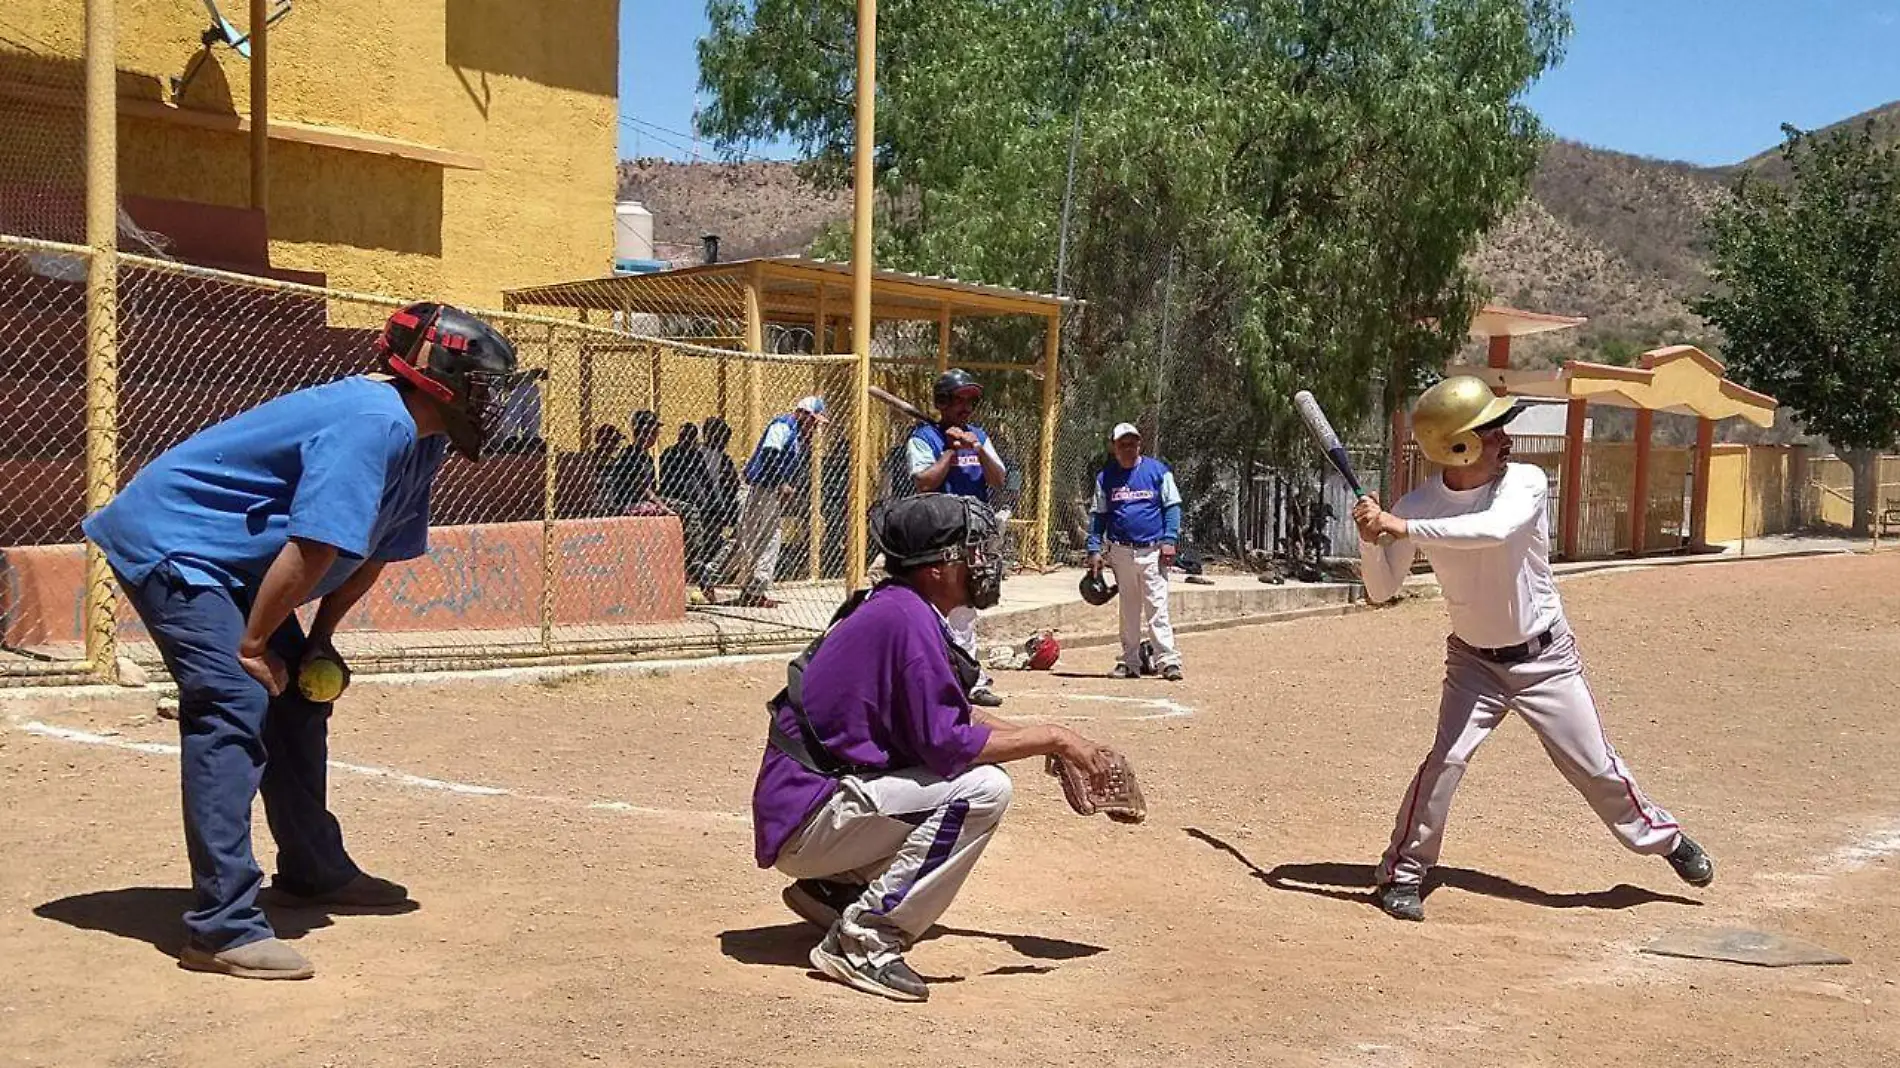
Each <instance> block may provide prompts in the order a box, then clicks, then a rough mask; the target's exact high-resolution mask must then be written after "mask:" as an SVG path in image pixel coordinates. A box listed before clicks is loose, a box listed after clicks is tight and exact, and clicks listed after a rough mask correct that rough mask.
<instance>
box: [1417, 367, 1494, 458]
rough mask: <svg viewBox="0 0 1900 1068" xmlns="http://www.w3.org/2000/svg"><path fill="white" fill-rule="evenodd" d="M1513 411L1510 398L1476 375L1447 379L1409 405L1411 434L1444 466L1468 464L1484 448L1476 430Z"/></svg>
mask: <svg viewBox="0 0 1900 1068" xmlns="http://www.w3.org/2000/svg"><path fill="white" fill-rule="evenodd" d="M1514 414H1516V406H1515V404H1514V403H1513V402H1512V400H1511V398H1509V397H1500V396H1498V395H1496V394H1495V393H1492V392H1491V387H1490V386H1489V385H1487V384H1486V383H1485V381H1484V379H1482V378H1479V377H1477V376H1475V375H1458V376H1456V377H1454V378H1447V379H1445V380H1444V381H1442V382H1440V383H1438V384H1437V385H1435V386H1433V387H1432V388H1430V389H1428V390H1426V391H1425V392H1424V393H1423V394H1422V395H1420V397H1419V398H1418V403H1416V404H1414V405H1413V406H1412V437H1413V438H1414V439H1415V440H1417V442H1418V448H1419V451H1420V452H1423V453H1424V454H1425V458H1426V459H1427V460H1430V461H1431V462H1433V463H1435V464H1439V465H1441V466H1444V467H1470V466H1471V465H1472V464H1475V463H1477V462H1478V456H1479V454H1480V453H1481V452H1482V451H1483V446H1482V444H1481V443H1480V442H1479V441H1478V433H1479V432H1480V431H1482V430H1484V429H1485V428H1487V427H1489V426H1494V425H1500V424H1502V423H1504V422H1505V421H1506V420H1508V419H1509V418H1510V417H1511V416H1512V415H1514Z"/></svg>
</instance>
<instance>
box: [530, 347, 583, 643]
mask: <svg viewBox="0 0 1900 1068" xmlns="http://www.w3.org/2000/svg"><path fill="white" fill-rule="evenodd" d="M544 359H545V361H546V363H547V371H548V377H547V378H546V380H545V381H546V382H547V393H548V394H549V396H545V397H543V398H541V412H542V416H541V418H542V428H541V440H542V443H543V446H544V451H543V453H542V457H543V462H542V464H541V649H542V651H544V652H546V651H551V650H552V649H553V648H554V583H555V566H554V560H555V556H556V549H555V530H554V521H555V518H556V517H557V516H558V515H559V514H560V512H559V508H560V505H559V499H558V497H557V495H556V493H555V489H556V485H557V483H558V481H559V479H558V478H557V475H558V473H559V470H560V451H561V450H560V447H559V446H557V445H556V444H555V443H554V440H553V438H552V436H550V435H549V434H548V432H547V425H546V421H547V412H548V409H549V404H548V402H549V401H550V400H552V399H553V396H552V394H553V393H554V383H555V380H556V379H555V371H556V364H555V354H554V328H553V327H552V326H550V327H548V347H547V352H546V354H545V356H544ZM578 439H579V441H580V442H581V443H582V445H581V447H582V449H583V451H584V449H585V443H586V442H587V441H588V440H589V439H588V436H587V428H586V427H581V428H580V432H579V434H578Z"/></svg>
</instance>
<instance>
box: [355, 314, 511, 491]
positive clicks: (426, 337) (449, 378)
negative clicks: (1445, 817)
mask: <svg viewBox="0 0 1900 1068" xmlns="http://www.w3.org/2000/svg"><path fill="white" fill-rule="evenodd" d="M376 347H377V350H378V355H379V356H380V357H381V358H382V362H383V369H384V370H386V371H388V372H389V373H390V374H392V375H395V376H396V377H397V378H400V379H402V380H403V381H404V382H407V383H409V384H410V385H411V386H414V387H415V388H416V389H418V390H421V391H422V393H423V394H424V395H425V396H427V397H428V398H429V399H431V400H433V401H435V402H436V403H437V404H439V405H441V406H442V410H443V413H444V414H445V416H446V417H447V418H446V419H445V422H446V423H447V425H448V434H449V443H450V444H451V445H453V446H454V447H455V451H456V452H459V453H461V454H462V455H463V456H465V457H467V458H468V459H470V460H479V459H481V451H482V444H483V443H484V442H486V441H487V440H488V435H489V434H491V433H493V432H494V430H495V426H496V424H498V423H499V422H500V421H501V413H502V408H503V406H504V405H506V403H507V401H508V394H509V393H510V391H512V390H513V389H514V387H515V385H516V384H517V383H518V382H519V381H520V376H519V374H517V372H516V371H515V347H514V345H513V344H512V343H510V342H509V340H508V339H507V338H505V337H502V336H501V334H500V332H498V331H497V330H496V329H495V328H494V327H492V326H489V325H488V324H487V323H485V322H482V321H481V320H480V319H477V318H475V317H474V316H473V315H470V314H469V313H467V312H465V311H463V310H462V309H460V308H456V307H453V306H451V305H447V304H434V303H426V302H425V303H419V304H411V305H409V306H408V307H406V308H403V309H402V310H400V311H398V312H396V313H395V314H394V315H391V316H390V317H389V321H388V322H387V323H384V324H383V333H382V336H381V337H379V338H377V339H376Z"/></svg>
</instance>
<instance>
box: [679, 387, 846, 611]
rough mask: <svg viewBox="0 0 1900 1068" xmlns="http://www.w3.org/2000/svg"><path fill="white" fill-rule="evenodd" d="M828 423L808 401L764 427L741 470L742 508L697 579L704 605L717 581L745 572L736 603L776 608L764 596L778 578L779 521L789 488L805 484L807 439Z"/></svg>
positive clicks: (817, 402) (818, 404) (816, 402)
mask: <svg viewBox="0 0 1900 1068" xmlns="http://www.w3.org/2000/svg"><path fill="white" fill-rule="evenodd" d="M828 422H830V420H829V419H827V418H826V417H825V399H824V398H823V397H817V396H812V397H805V398H803V399H801V400H800V401H799V402H798V403H797V404H796V405H795V406H793V408H792V410H791V411H789V412H785V413H783V414H781V415H779V416H776V417H775V418H773V420H772V421H771V422H770V423H767V424H766V425H765V433H763V434H761V435H759V444H758V446H757V447H756V448H754V449H753V450H752V459H751V460H749V461H747V462H746V465H745V493H744V496H745V502H744V503H743V504H742V505H741V506H740V508H739V522H738V526H737V529H736V530H735V531H734V532H733V538H732V542H731V544H729V545H727V546H726V549H725V551H724V552H722V553H720V554H719V558H718V559H717V560H714V561H713V562H712V564H711V565H710V566H709V567H708V568H707V569H706V571H705V573H704V574H702V575H701V576H700V592H701V593H703V594H704V595H705V597H706V600H708V601H717V600H718V592H717V590H716V589H715V587H716V586H717V585H718V583H719V582H720V581H721V580H722V579H726V578H727V577H728V576H729V575H731V574H734V573H735V572H739V571H745V570H747V569H750V571H751V575H750V577H748V578H747V579H746V580H745V584H744V586H743V587H742V588H741V590H740V594H739V599H738V600H737V601H736V602H735V603H736V604H740V605H744V606H746V607H748V608H777V607H778V602H777V601H774V600H772V599H771V598H770V597H768V596H766V591H767V590H768V589H770V588H771V585H772V580H773V579H775V578H777V577H778V553H779V546H780V543H781V542H782V541H783V540H784V539H783V536H782V534H781V533H780V530H779V520H780V518H781V517H782V516H783V514H784V507H785V502H786V501H787V500H789V499H790V498H791V496H792V493H793V490H794V488H795V487H797V486H798V485H800V484H801V483H804V482H807V481H809V480H810V474H811V462H810V461H811V436H812V434H813V433H814V432H815V430H816V429H817V427H818V426H820V425H822V424H824V423H828Z"/></svg>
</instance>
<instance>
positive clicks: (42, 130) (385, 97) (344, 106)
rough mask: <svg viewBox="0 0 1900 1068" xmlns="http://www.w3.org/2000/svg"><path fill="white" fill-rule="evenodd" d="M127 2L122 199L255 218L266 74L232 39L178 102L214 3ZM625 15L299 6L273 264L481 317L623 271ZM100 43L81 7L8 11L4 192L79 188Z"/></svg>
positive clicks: (569, 6) (277, 183)
mask: <svg viewBox="0 0 1900 1068" xmlns="http://www.w3.org/2000/svg"><path fill="white" fill-rule="evenodd" d="M281 2H282V0H273V7H274V6H276V4H278V3H281ZM222 7H223V15H224V17H225V18H226V19H228V20H229V21H230V22H231V23H233V24H235V25H236V26H237V27H238V28H239V29H240V30H242V29H245V28H247V27H248V26H249V24H250V6H249V4H248V3H246V0H225V3H224V4H223V5H222ZM116 10H117V16H118V30H119V35H118V49H117V52H118V54H117V66H118V70H119V115H120V123H119V184H120V190H121V193H122V194H125V195H127V196H129V197H150V198H162V199H165V200H170V201H188V202H194V203H198V204H208V205H219V206H223V207H226V208H236V209H244V208H247V207H248V206H249V205H250V204H251V189H250V158H251V157H250V138H249V135H248V133H247V132H246V130H247V128H248V116H249V115H250V114H251V63H250V62H249V61H247V60H246V59H244V58H242V57H240V56H239V55H238V54H237V53H236V52H235V51H234V50H233V49H232V48H230V47H227V46H225V45H222V44H220V45H218V46H217V47H215V48H213V49H211V51H210V53H209V57H208V58H207V59H206V60H205V61H204V63H203V65H202V67H201V68H200V69H199V70H198V71H197V73H196V74H195V75H194V76H193V78H192V79H191V82H190V84H189V85H188V86H187V87H186V89H185V91H184V93H183V94H182V95H181V96H179V97H178V98H177V99H176V100H175V101H174V99H173V79H175V78H177V77H179V76H181V75H183V74H184V73H185V72H186V70H187V68H188V67H189V66H190V64H191V63H192V61H193V59H194V57H195V56H197V55H198V53H199V52H200V51H201V48H202V44H201V40H200V35H201V34H203V33H204V32H205V29H206V27H207V26H209V25H211V17H210V14H209V12H208V11H207V9H206V5H205V4H204V3H203V2H201V0H118V3H117V8H116ZM618 21H619V3H618V0H556V2H549V0H404V2H401V3H389V2H386V0H294V2H293V3H292V5H291V10H290V11H289V13H288V14H287V15H286V16H285V17H283V18H282V19H280V20H279V21H277V22H276V23H275V24H274V25H273V26H271V28H270V29H269V31H268V34H267V40H266V44H267V75H268V81H269V91H268V98H267V100H268V113H269V118H270V128H271V138H270V143H269V150H268V153H267V160H268V174H269V177H268V182H267V187H266V204H267V224H268V234H269V251H270V261H271V266H272V267H274V268H277V269H287V270H296V271H309V272H320V273H322V274H323V275H324V276H325V280H326V282H327V284H329V285H330V286H333V287H337V288H341V289H351V290H358V291H367V292H376V293H389V294H395V295H400V296H405V297H408V296H439V297H442V298H445V299H448V300H452V301H457V302H462V303H468V304H474V305H480V306H487V307H495V306H498V305H499V304H500V299H501V292H502V290H504V289H507V288H511V287H518V286H523V285H531V284H535V283H540V282H546V281H550V280H554V279H561V278H572V277H577V276H583V275H590V274H605V273H607V272H608V271H609V270H610V269H611V267H612V257H613V201H614V193H615V188H614V187H615V163H616V155H617V137H616V132H617V126H618V106H617V104H618V102H617V79H618V56H619V40H618ZM84 39H85V7H84V4H83V3H82V2H80V0H9V2H8V3H6V4H5V5H4V8H3V9H0V116H4V117H5V118H6V120H7V121H6V122H5V123H0V127H4V128H0V185H4V184H6V183H12V184H14V185H15V186H16V187H17V186H19V185H20V184H21V183H34V182H40V183H45V182H55V183H58V184H61V185H72V184H74V183H75V182H76V181H77V179H78V177H79V174H80V168H79V161H80V160H81V159H82V158H83V156H82V151H81V146H82V144H83V126H84V124H83V121H82V120H83V113H82V111H81V110H80V106H79V105H80V102H81V97H80V91H81V86H82V85H83V77H82V73H81V72H82V64H83V45H84ZM19 199H20V197H18V196H16V197H15V200H16V201H17V200H19ZM20 213H21V212H20V211H19V210H16V212H15V214H16V215H18V214H20ZM6 221H8V220H5V219H0V223H5V222H6ZM6 229H8V227H7V226H5V225H0V230H6ZM14 229H15V232H17V231H18V228H17V227H15V228H14ZM36 236H37V235H36Z"/></svg>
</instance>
